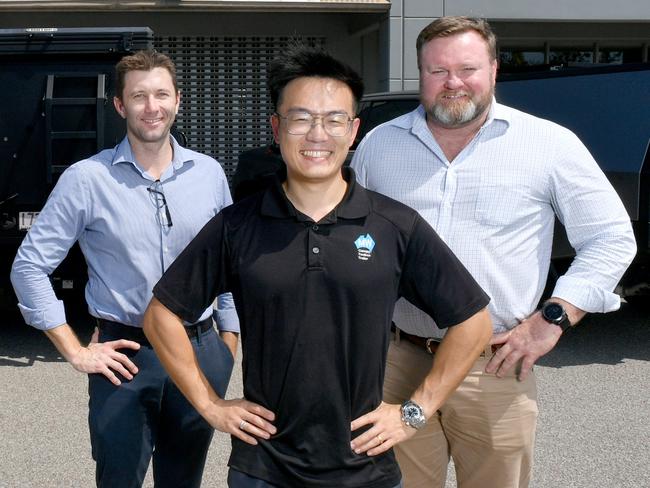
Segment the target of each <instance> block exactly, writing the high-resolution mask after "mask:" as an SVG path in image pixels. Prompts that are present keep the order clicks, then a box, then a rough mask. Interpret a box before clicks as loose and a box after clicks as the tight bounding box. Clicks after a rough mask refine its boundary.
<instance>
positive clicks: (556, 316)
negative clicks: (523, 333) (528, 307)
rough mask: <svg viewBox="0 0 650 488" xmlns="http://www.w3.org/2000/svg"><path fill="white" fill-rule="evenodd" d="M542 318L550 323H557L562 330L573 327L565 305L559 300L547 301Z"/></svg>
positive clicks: (543, 306)
mask: <svg viewBox="0 0 650 488" xmlns="http://www.w3.org/2000/svg"><path fill="white" fill-rule="evenodd" d="M541 311H542V318H543V319H544V320H546V321H547V322H548V323H549V324H553V325H557V326H558V327H560V329H562V332H564V331H565V330H567V329H568V328H569V327H571V322H570V321H569V317H568V315H567V313H566V310H564V307H563V306H562V305H560V304H559V303H557V302H546V303H544V305H542V310H541Z"/></svg>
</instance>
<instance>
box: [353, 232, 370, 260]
mask: <svg viewBox="0 0 650 488" xmlns="http://www.w3.org/2000/svg"><path fill="white" fill-rule="evenodd" d="M354 245H355V246H357V252H358V253H359V255H358V258H359V259H361V260H362V261H368V259H370V256H372V250H373V249H374V248H375V241H374V239H373V238H372V237H371V236H370V234H366V235H365V236H364V235H361V236H359V237H357V240H356V241H354Z"/></svg>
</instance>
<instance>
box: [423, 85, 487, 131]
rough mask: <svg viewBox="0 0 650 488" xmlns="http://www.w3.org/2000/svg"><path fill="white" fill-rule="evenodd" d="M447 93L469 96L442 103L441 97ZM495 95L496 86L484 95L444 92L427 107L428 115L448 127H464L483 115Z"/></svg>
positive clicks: (432, 119) (433, 120)
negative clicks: (435, 101)
mask: <svg viewBox="0 0 650 488" xmlns="http://www.w3.org/2000/svg"><path fill="white" fill-rule="evenodd" d="M447 95H467V97H466V98H463V99H460V100H447V101H446V103H441V102H440V99H441V98H442V97H444V96H447ZM493 97H494V88H492V89H491V90H490V91H489V92H488V93H486V94H485V96H483V97H476V96H471V95H469V94H468V93H466V92H457V93H443V94H442V95H440V97H439V98H438V101H437V103H434V104H432V105H430V106H429V107H426V110H427V117H428V118H429V119H430V120H431V121H432V122H435V123H437V124H439V125H440V126H442V127H444V128H446V129H454V128H458V127H462V126H464V125H467V124H469V123H470V122H473V121H475V120H476V119H478V118H479V117H481V116H482V115H483V114H484V113H485V111H486V110H487V109H488V107H489V106H490V103H491V102H492V98H493Z"/></svg>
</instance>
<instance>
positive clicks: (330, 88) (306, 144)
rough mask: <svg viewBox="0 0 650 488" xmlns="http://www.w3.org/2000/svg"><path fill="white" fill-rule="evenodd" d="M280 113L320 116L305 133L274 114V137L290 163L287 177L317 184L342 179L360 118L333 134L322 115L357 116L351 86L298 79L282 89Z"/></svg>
mask: <svg viewBox="0 0 650 488" xmlns="http://www.w3.org/2000/svg"><path fill="white" fill-rule="evenodd" d="M277 112H278V114H279V115H280V116H281V117H286V116H287V115H291V114H295V113H296V112H309V113H311V114H312V115H316V116H318V119H317V120H316V121H314V122H315V123H314V125H313V126H312V127H311V129H310V130H309V132H307V133H306V134H303V135H294V134H289V132H288V131H287V124H288V121H287V119H285V118H280V117H278V115H273V116H272V117H271V126H272V128H273V136H274V137H275V140H276V142H277V143H278V144H279V145H280V150H281V152H282V158H283V159H284V162H285V163H286V165H287V177H288V179H289V180H292V181H295V182H308V183H318V182H325V181H331V180H333V179H335V178H341V166H342V165H343V162H344V161H345V158H346V156H347V154H348V150H349V149H350V146H351V145H352V143H353V142H354V138H355V136H356V133H357V130H358V129H359V119H354V120H353V121H352V124H351V128H350V130H349V131H348V132H347V134H345V135H343V136H339V137H334V136H331V135H329V134H328V133H327V132H326V131H325V129H324V127H323V119H322V118H321V117H322V116H325V115H331V114H345V115H347V117H349V118H352V117H354V115H355V112H354V97H353V95H352V91H351V90H350V88H349V87H348V86H347V85H346V84H345V83H343V82H341V81H338V80H335V79H332V78H319V77H303V78H296V79H295V80H292V81H291V82H289V83H288V84H287V85H286V86H285V87H284V89H283V90H282V94H281V97H280V100H279V103H278V107H277Z"/></svg>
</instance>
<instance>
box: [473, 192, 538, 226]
mask: <svg viewBox="0 0 650 488" xmlns="http://www.w3.org/2000/svg"><path fill="white" fill-rule="evenodd" d="M525 203H526V199H525V198H524V191H523V189H522V188H521V187H518V186H517V185H514V184H513V185H505V184H495V183H491V182H490V183H483V184H481V185H480V186H479V189H478V192H477V197H476V207H475V209H474V217H475V218H476V220H477V221H478V222H480V223H482V224H485V225H495V226H498V225H507V224H511V223H512V222H514V221H516V220H518V219H519V218H522V217H524V216H525V215H526V205H525Z"/></svg>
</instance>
